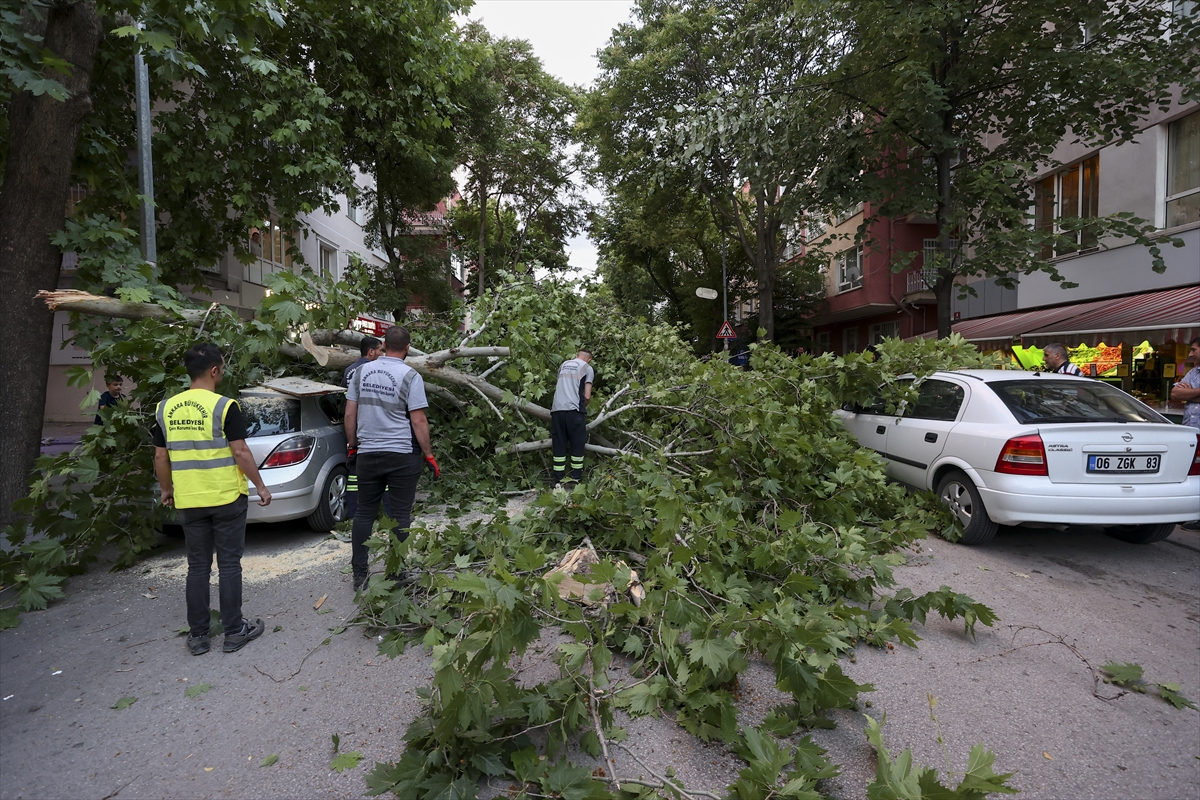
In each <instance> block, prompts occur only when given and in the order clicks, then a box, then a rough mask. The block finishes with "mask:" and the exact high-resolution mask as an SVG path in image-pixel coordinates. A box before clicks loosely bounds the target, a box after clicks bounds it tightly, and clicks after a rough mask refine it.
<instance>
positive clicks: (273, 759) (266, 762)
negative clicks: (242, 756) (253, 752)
mask: <svg viewBox="0 0 1200 800" xmlns="http://www.w3.org/2000/svg"><path fill="white" fill-rule="evenodd" d="M278 761H279V753H273V754H272V755H269V756H267V757H266V758H264V759H263V760H262V763H261V764H259V766H260V767H269V766H271V765H272V764H275V763H277V762H278Z"/></svg>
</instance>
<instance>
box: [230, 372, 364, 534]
mask: <svg viewBox="0 0 1200 800" xmlns="http://www.w3.org/2000/svg"><path fill="white" fill-rule="evenodd" d="M287 382H288V384H289V393H284V392H281V391H278V390H276V389H273V388H268V387H265V386H259V387H254V388H252V389H243V390H242V392H241V393H240V394H239V396H238V403H239V404H240V405H241V408H242V415H243V416H244V417H245V420H246V445H247V446H248V447H249V448H250V452H251V453H252V454H253V455H254V460H255V461H256V462H257V463H258V470H259V473H260V474H261V475H262V479H263V482H264V483H265V484H266V485H267V488H268V489H270V491H271V504H270V505H268V506H260V505H258V492H257V490H255V488H254V486H253V485H251V486H250V510H249V513H248V515H247V521H248V522H284V521H287V520H294V519H304V518H307V520H308V524H309V526H310V527H312V529H313V530H316V531H329V530H332V529H333V527H334V526H335V525H337V523H338V522H340V521H341V520H342V519H343V517H344V516H345V512H346V477H347V475H348V474H349V473H348V472H347V470H346V434H345V432H344V431H343V429H342V409H343V408H344V406H345V398H344V397H343V395H342V394H340V392H341V391H344V390H339V389H338V388H337V387H332V386H328V385H326V384H319V383H316V382H313V381H301V380H297V379H287ZM297 387H298V388H297ZM291 391H298V392H307V393H306V394H304V396H296V395H295V394H292V393H290V392H291Z"/></svg>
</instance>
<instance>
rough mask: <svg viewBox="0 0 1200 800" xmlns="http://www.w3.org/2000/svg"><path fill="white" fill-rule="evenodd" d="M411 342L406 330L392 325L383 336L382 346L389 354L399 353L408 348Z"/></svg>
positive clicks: (400, 326)
mask: <svg viewBox="0 0 1200 800" xmlns="http://www.w3.org/2000/svg"><path fill="white" fill-rule="evenodd" d="M411 341H412V337H411V336H409V333H408V328H405V327H403V326H402V325H393V326H392V327H390V328H388V329H387V331H385V332H384V334H383V346H384V348H385V349H386V350H387V351H388V352H389V353H399V352H400V351H401V350H403V349H404V348H406V347H408V345H409V343H410V342H411Z"/></svg>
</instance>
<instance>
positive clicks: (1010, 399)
mask: <svg viewBox="0 0 1200 800" xmlns="http://www.w3.org/2000/svg"><path fill="white" fill-rule="evenodd" d="M988 385H989V386H990V387H991V389H992V391H994V392H995V393H996V394H997V395H998V396H999V397H1000V399H1001V400H1003V401H1004V405H1006V406H1008V410H1009V411H1011V412H1012V413H1013V416H1014V417H1016V418H1017V421H1018V422H1029V423H1066V422H1168V420H1167V419H1166V418H1165V417H1163V416H1162V415H1160V414H1158V413H1156V412H1155V411H1153V410H1152V409H1151V408H1149V407H1148V406H1145V405H1143V404H1142V403H1140V402H1138V401H1137V400H1135V399H1133V398H1132V397H1130V396H1129V395H1127V394H1125V393H1124V392H1122V391H1121V390H1120V389H1116V388H1114V387H1112V386H1109V385H1108V384H1106V383H1101V382H1100V381H1063V380H1058V381H1055V380H1041V381H1039V380H1021V381H995V382H992V383H989V384H988Z"/></svg>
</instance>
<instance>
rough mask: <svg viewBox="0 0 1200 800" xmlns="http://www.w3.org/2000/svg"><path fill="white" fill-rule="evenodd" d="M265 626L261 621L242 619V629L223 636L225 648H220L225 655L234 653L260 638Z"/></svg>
mask: <svg viewBox="0 0 1200 800" xmlns="http://www.w3.org/2000/svg"><path fill="white" fill-rule="evenodd" d="M266 627H267V626H266V625H263V621H262V620H261V619H256V620H254V622H251V621H250V620H248V619H246V618H245V617H242V627H241V629H240V630H238V632H237V633H227V634H225V646H224V647H223V648H222V649H223V650H224V651H225V652H226V653H236V652H237V651H238V650H241V649H242V648H243V647H245V646H246V645H247V644H249V643H250V642H252V641H254V640H255V639H257V638H258V637H260V636H262V634H263V631H264V630H266Z"/></svg>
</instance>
